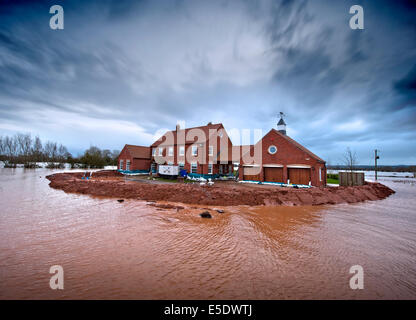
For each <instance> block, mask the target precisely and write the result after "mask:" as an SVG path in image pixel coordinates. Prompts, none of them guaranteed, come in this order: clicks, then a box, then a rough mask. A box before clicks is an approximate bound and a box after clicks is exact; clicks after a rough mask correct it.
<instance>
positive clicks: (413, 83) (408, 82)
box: [394, 64, 416, 98]
mask: <svg viewBox="0 0 416 320" xmlns="http://www.w3.org/2000/svg"><path fill="white" fill-rule="evenodd" d="M394 88H395V89H396V90H397V91H398V92H399V93H401V94H404V95H406V96H410V97H412V98H414V97H416V64H415V65H414V66H413V68H412V69H411V70H410V71H409V73H408V74H407V75H406V76H405V77H404V78H403V79H400V80H399V81H396V82H395V83H394Z"/></svg>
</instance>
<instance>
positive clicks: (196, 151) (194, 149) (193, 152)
mask: <svg viewBox="0 0 416 320" xmlns="http://www.w3.org/2000/svg"><path fill="white" fill-rule="evenodd" d="M197 154H198V147H197V146H192V155H193V156H196V155H197Z"/></svg>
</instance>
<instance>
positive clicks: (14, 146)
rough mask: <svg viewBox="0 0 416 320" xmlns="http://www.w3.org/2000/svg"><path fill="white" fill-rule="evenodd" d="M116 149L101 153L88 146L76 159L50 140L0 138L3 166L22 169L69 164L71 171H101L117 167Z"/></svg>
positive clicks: (60, 166) (23, 137)
mask: <svg viewBox="0 0 416 320" xmlns="http://www.w3.org/2000/svg"><path fill="white" fill-rule="evenodd" d="M119 153H120V152H119V151H118V150H113V151H110V150H108V149H105V150H101V149H99V148H97V147H94V146H92V147H90V148H89V149H87V150H85V152H84V154H83V155H82V156H79V157H73V156H72V154H71V153H70V152H68V149H67V148H66V147H65V146H64V145H62V144H58V143H57V142H54V141H46V142H45V143H43V142H42V141H41V139H40V138H39V137H38V136H36V137H34V138H32V136H31V134H28V133H26V134H23V133H17V134H15V135H14V136H0V161H3V162H4V165H5V167H16V165H17V164H23V165H24V167H25V168H37V167H39V165H38V164H37V163H38V162H46V163H47V167H48V168H63V167H64V166H65V165H64V164H65V163H69V164H70V165H71V168H102V167H104V166H107V165H117V157H118V155H119Z"/></svg>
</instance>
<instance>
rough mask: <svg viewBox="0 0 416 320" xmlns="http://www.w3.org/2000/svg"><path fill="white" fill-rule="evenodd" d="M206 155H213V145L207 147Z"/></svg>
mask: <svg viewBox="0 0 416 320" xmlns="http://www.w3.org/2000/svg"><path fill="white" fill-rule="evenodd" d="M208 155H209V156H213V155H214V147H213V146H209V147H208Z"/></svg>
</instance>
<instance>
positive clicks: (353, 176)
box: [338, 172, 364, 186]
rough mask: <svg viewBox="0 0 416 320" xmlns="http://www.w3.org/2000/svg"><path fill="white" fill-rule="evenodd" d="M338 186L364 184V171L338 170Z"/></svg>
mask: <svg viewBox="0 0 416 320" xmlns="http://www.w3.org/2000/svg"><path fill="white" fill-rule="evenodd" d="M338 174H339V185H340V186H362V185H363V184H364V172H339V173H338Z"/></svg>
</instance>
